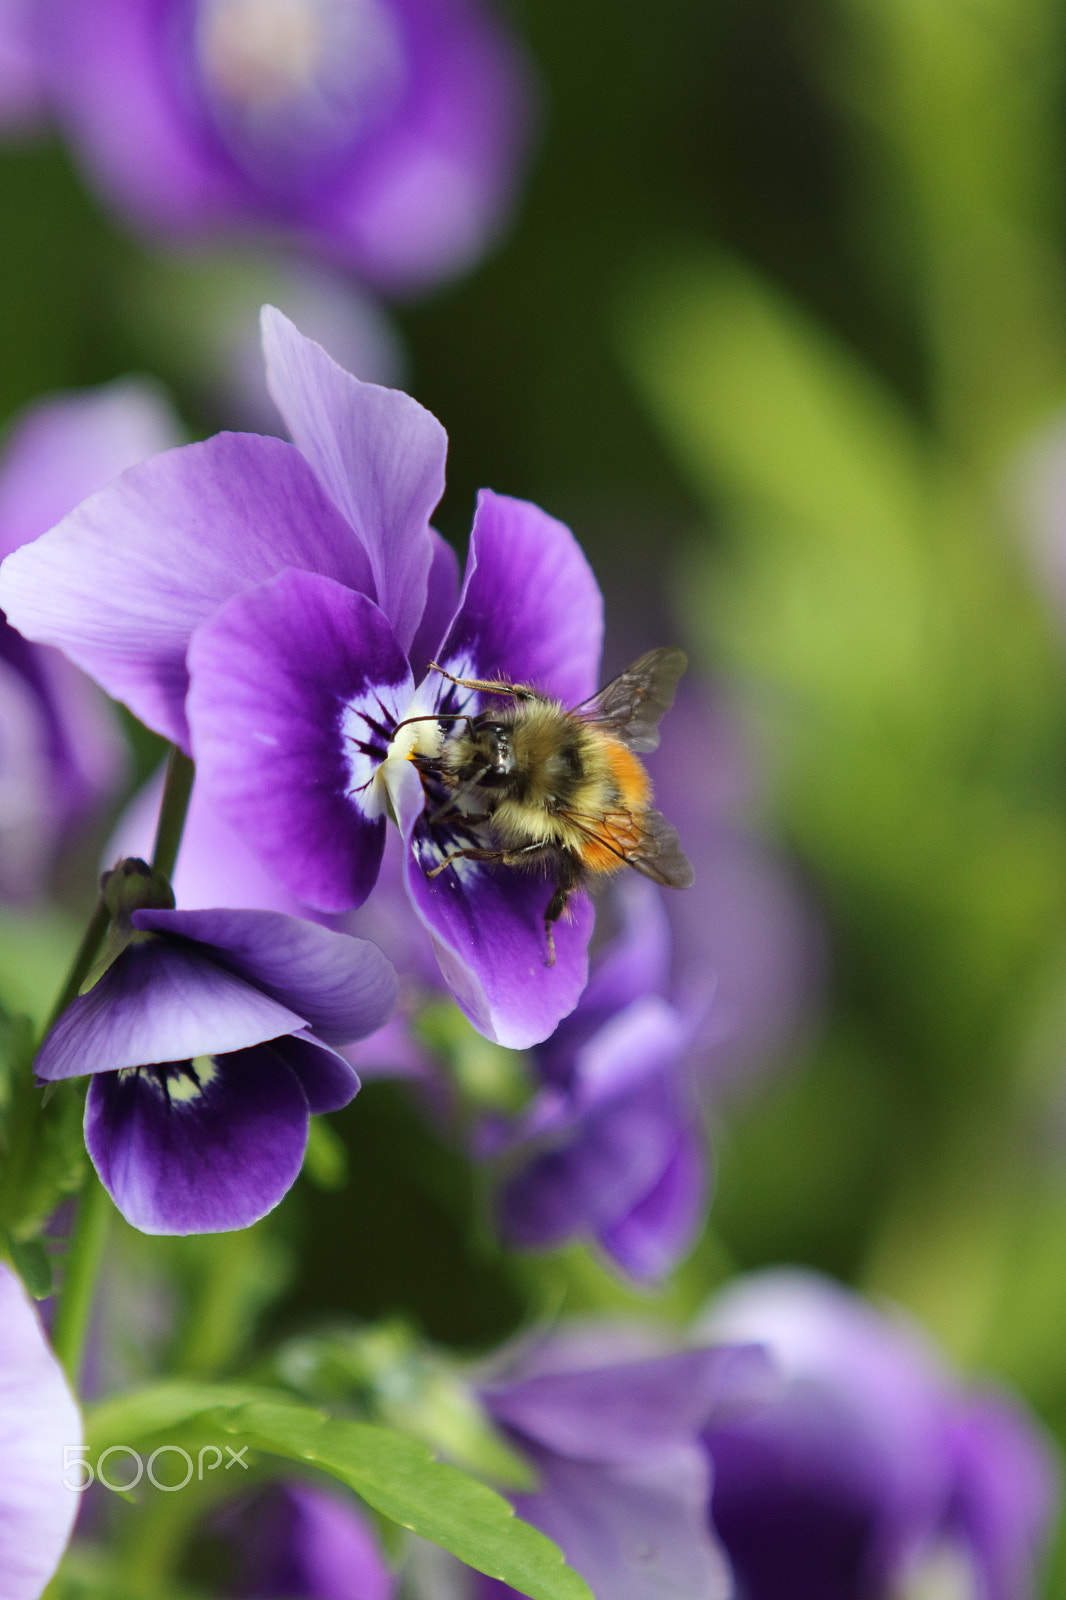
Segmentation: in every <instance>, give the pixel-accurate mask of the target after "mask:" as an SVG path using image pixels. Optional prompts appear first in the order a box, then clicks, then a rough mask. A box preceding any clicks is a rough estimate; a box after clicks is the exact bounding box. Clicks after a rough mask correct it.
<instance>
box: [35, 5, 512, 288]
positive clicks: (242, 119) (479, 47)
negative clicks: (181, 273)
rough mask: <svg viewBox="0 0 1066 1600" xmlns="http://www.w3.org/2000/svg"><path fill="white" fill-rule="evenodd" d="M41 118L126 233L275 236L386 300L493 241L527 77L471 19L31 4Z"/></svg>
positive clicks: (499, 32) (508, 186)
mask: <svg viewBox="0 0 1066 1600" xmlns="http://www.w3.org/2000/svg"><path fill="white" fill-rule="evenodd" d="M38 13H39V14H38V18H37V50H38V54H39V64H40V68H41V70H42V72H43V74H44V76H45V79H46V81H47V84H48V88H49V93H50V98H51V102H52V106H53V109H54V111H55V113H56V115H57V116H58V117H59V119H60V121H61V122H62V123H63V124H64V126H65V127H66V128H67V130H68V131H69V134H70V136H71V138H72V140H73V142H74V145H75V148H76V150H77V151H78V152H79V153H80V155H81V157H82V160H83V162H84V164H85V166H86V168H87V170H88V172H89V175H90V176H91V178H92V179H93V180H94V181H95V182H96V183H97V185H98V186H99V187H100V189H101V190H102V191H103V192H104V193H105V194H107V195H108V196H109V197H111V198H112V199H113V200H114V202H115V203H116V204H117V205H118V206H119V208H120V209H121V210H122V211H123V212H124V213H125V214H126V215H127V216H129V217H130V218H132V220H133V221H134V223H135V224H137V225H139V226H140V227H142V228H144V229H146V230H148V231H149V232H153V233H157V234H161V235H164V236H169V237H171V238H178V239H199V238H202V237H204V236H205V235H212V234H217V233H219V232H221V231H225V230H229V231H233V230H241V229H243V230H248V229H254V230H256V231H257V232H258V233H260V234H261V235H267V236H277V235H284V236H287V237H289V238H291V239H294V240H295V241H297V242H298V243H299V244H301V245H302V246H304V247H305V248H310V249H313V250H315V251H316V252H318V253H319V254H321V255H324V256H327V257H329V258H331V259H333V260H334V261H337V262H339V263H341V264H342V265H344V266H345V267H347V268H349V269H351V270H353V271H354V272H356V273H357V274H359V275H360V276H361V277H362V278H363V279H364V280H366V281H367V282H370V283H373V284H375V285H377V286H378V287H380V288H383V289H385V290H387V291H390V292H401V293H403V292H409V291H412V290H420V289H423V288H425V287H426V286H428V285H430V284H433V283H435V282H438V281H439V280H441V279H442V278H445V277H448V276H450V275H452V274H453V273H456V272H461V271H464V270H465V269H466V268H468V267H469V266H471V265H472V264H473V262H474V261H476V260H477V258H478V257H479V256H480V255H481V253H482V252H483V250H484V249H485V247H486V245H487V244H488V242H489V241H490V239H491V238H492V237H493V236H494V235H495V234H496V232H497V231H498V229H499V227H500V225H501V222H502V220H503V217H504V214H505V212H506V210H507V206H508V202H509V200H510V197H511V195H512V192H513V190H514V187H515V183H516V179H517V175H518V169H519V167H520V165H521V158H522V153H523V150H524V146H525V144H526V137H525V135H526V131H527V126H528V122H529V114H528V113H529V99H530V96H529V85H528V71H527V68H526V66H525V63H524V61H523V59H522V57H521V55H520V53H519V50H518V47H517V45H516V43H515V41H514V40H513V39H512V38H511V37H510V35H509V34H508V33H507V32H506V31H505V30H504V28H503V27H502V25H501V24H499V23H498V22H497V21H495V20H494V18H493V17H492V15H491V13H490V12H489V10H488V9H487V7H485V6H483V5H482V4H480V3H479V0H93V4H92V5H85V4H84V3H83V0H38Z"/></svg>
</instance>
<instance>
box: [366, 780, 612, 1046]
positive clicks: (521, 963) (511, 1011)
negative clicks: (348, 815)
mask: <svg viewBox="0 0 1066 1600" xmlns="http://www.w3.org/2000/svg"><path fill="white" fill-rule="evenodd" d="M401 776H402V778H403V779H404V782H403V784H402V785H400V784H394V785H393V786H392V787H391V789H390V792H391V794H392V799H393V803H394V805H395V806H396V812H397V816H398V818H399V821H400V825H401V827H402V829H403V835H404V839H405V841H406V842H407V844H408V857H407V862H406V867H405V871H406V877H407V888H408V892H409V894H410V896H411V900H412V903H413V904H414V907H415V910H416V911H417V912H418V915H419V917H420V918H421V919H422V922H423V923H424V925H425V927H426V928H427V929H428V930H429V933H430V935H431V937H432V939H433V944H434V949H435V951H436V954H437V960H438V963H439V964H440V970H441V972H442V974H443V976H444V980H445V982H446V983H447V984H448V987H449V988H450V989H451V992H452V994H453V995H454V996H455V999H456V1001H457V1002H458V1004H459V1006H460V1008H461V1009H462V1011H463V1013H464V1015H466V1016H467V1017H468V1018H469V1019H470V1021H471V1022H472V1023H473V1025H474V1027H475V1028H477V1030H478V1032H479V1033H482V1034H484V1035H485V1037H486V1038H488V1039H494V1040H495V1041H496V1043H497V1044H502V1045H506V1046H508V1048H510V1049H512V1050H525V1049H528V1047H529V1046H530V1045H532V1044H537V1043H539V1041H540V1040H541V1039H545V1038H547V1036H548V1034H550V1033H551V1032H552V1030H553V1029H554V1028H555V1027H556V1025H557V1024H558V1022H559V1019H560V1018H561V1017H564V1016H566V1014H567V1013H568V1012H569V1011H572V1010H573V1008H574V1006H575V1005H576V1004H577V1002H578V999H579V998H580V995H581V991H582V989H583V988H584V986H585V981H586V978H587V976H588V941H589V937H590V935H591V933H592V922H593V912H592V905H591V902H590V901H589V899H588V896H587V895H584V894H579V895H575V896H574V898H573V900H572V901H571V915H570V919H569V920H568V921H565V920H564V921H562V922H559V923H557V924H556V926H555V952H556V954H555V965H554V966H552V967H549V966H548V965H547V964H546V963H547V950H548V947H547V939H546V936H545V932H544V912H545V909H546V908H547V904H548V901H549V899H550V898H551V893H552V885H551V884H550V883H548V882H546V881H545V879H544V878H542V877H541V876H540V875H539V874H537V873H535V872H528V873H522V872H519V871H518V870H517V869H516V868H511V867H497V866H493V865H487V864H485V863H482V862H474V861H459V862H456V863H454V864H453V865H452V866H450V867H448V868H446V869H445V871H444V872H442V873H441V874H440V875H439V876H438V877H436V878H429V877H427V876H426V874H427V872H428V871H429V870H431V869H432V868H433V867H434V866H435V865H436V864H437V863H438V862H439V861H440V860H441V859H442V850H441V846H440V844H439V843H438V841H437V838H436V837H435V836H434V835H431V834H430V832H429V830H428V828H427V827H426V826H425V823H424V822H423V821H422V811H423V798H424V797H423V793H422V785H421V782H420V780H419V778H418V774H417V773H416V772H415V771H414V769H413V768H411V767H408V768H406V769H405V771H404V772H403V773H402V774H401ZM438 831H439V830H438Z"/></svg>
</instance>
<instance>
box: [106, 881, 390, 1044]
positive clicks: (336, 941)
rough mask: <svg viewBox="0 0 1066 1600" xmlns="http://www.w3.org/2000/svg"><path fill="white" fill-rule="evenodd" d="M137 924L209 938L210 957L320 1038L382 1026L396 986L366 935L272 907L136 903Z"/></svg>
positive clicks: (344, 1037)
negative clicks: (181, 907)
mask: <svg viewBox="0 0 1066 1600" xmlns="http://www.w3.org/2000/svg"><path fill="white" fill-rule="evenodd" d="M133 923H134V926H135V927H137V928H147V929H152V930H154V931H156V932H159V933H167V934H171V935H180V936H181V937H182V938H185V939H192V940H195V941H196V942H197V943H199V944H203V945H209V946H210V947H211V950H210V954H211V957H212V959H213V960H215V961H217V963H218V964H219V965H221V966H225V967H226V968H228V970H229V971H230V972H233V973H236V975H237V976H238V977H239V978H243V979H244V980H245V981H246V982H247V983H250V984H251V985H252V987H253V988H255V989H260V990H262V991H263V993H264V994H268V995H270V996H271V998H272V999H274V1000H276V1001H277V1002H278V1004H279V1005H283V1006H285V1007H287V1008H288V1009H290V1010H292V1011H294V1012H297V1013H298V1014H299V1015H300V1016H301V1017H302V1018H303V1019H304V1021H305V1022H306V1023H307V1024H308V1026H309V1027H310V1028H311V1029H312V1030H313V1031H314V1032H315V1033H316V1034H318V1035H319V1036H320V1037H321V1038H322V1039H323V1040H325V1042H326V1043H327V1044H350V1043H351V1042H352V1040H354V1039H363V1038H365V1037H366V1035H367V1034H368V1033H373V1032H374V1031H375V1030H376V1029H377V1028H382V1027H384V1025H385V1023H386V1022H387V1021H388V1020H389V1018H390V1017H391V1015H392V1013H393V1012H394V1011H395V1009H396V1002H397V999H398V997H399V986H398V984H397V980H396V974H395V972H394V971H393V968H392V965H391V963H390V962H388V961H386V959H385V957H384V956H383V955H382V953H381V951H380V950H378V949H377V947H376V946H375V945H372V944H369V943H368V942H367V941H366V940H365V939H353V938H352V937H351V936H350V935H349V934H346V933H334V932H332V930H331V929H329V928H320V927H318V926H317V925H316V924H315V923H313V922H306V921H304V920H303V919H302V918H300V917H286V916H282V915H281V913H280V912H275V911H232V910H227V911H220V910H213V911H135V912H134V914H133Z"/></svg>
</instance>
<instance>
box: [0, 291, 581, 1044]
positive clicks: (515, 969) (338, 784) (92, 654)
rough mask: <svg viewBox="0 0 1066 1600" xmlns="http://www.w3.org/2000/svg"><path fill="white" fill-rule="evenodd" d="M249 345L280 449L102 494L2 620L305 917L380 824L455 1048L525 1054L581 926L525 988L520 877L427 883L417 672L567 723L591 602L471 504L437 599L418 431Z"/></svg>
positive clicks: (365, 870) (573, 977) (564, 978)
mask: <svg viewBox="0 0 1066 1600" xmlns="http://www.w3.org/2000/svg"><path fill="white" fill-rule="evenodd" d="M264 343H265V347H266V353H267V368H268V374H269V379H270V386H271V392H272V394H273V395H274V398H275V400H276V402H277V404H278V406H279V409H280V410H281V412H282V414H283V416H284V417H285V419H286V421H287V423H288V426H289V429H290V431H291V433H292V435H293V438H294V440H295V441H296V443H295V445H289V444H286V443H284V442H283V441H282V440H280V439H270V438H264V437H260V436H259V435H244V434H220V435H218V436H216V437H215V438H213V439H209V440H207V441H206V443H204V444H200V445H189V446H187V447H185V448H184V449H182V450H173V451H169V452H167V453H166V454H164V455H162V456H158V457H156V458H155V459H154V460H152V461H150V462H146V463H144V465H143V466H140V467H137V468H134V469H132V470H131V471H129V472H126V473H124V474H123V475H122V477H121V478H119V479H118V480H117V482H116V483H115V484H113V485H112V486H111V488H109V489H107V490H105V491H103V492H102V493H101V494H98V495H96V496H94V497H93V498H92V499H91V500H89V501H87V502H86V503H85V505H83V506H81V507H79V508H78V510H76V511H75V512H73V513H72V514H71V515H70V516H68V517H66V518H65V519H64V521H63V522H61V523H60V524H59V526H58V527H56V528H54V529H52V530H51V531H50V532H49V533H48V534H46V535H45V536H44V537H43V538H41V539H39V540H38V541H37V542H36V544H34V545H33V546H32V547H31V548H30V549H29V550H22V551H18V552H16V554H15V555H14V556H13V557H10V558H9V559H8V561H7V562H6V563H5V564H4V569H3V573H2V574H0V603H3V604H5V605H6V606H7V608H8V614H9V616H10V617H11V618H12V620H13V621H14V622H15V624H16V626H18V627H19V628H20V629H21V630H22V631H23V632H24V633H25V634H26V635H27V637H30V638H33V639H38V640H43V641H47V642H50V643H54V644H57V645H59V646H60V647H61V648H62V649H63V650H65V651H66V653H67V654H68V655H69V656H70V657H71V658H72V659H73V660H75V661H76V662H77V663H78V664H79V665H81V666H82V667H83V668H84V669H85V670H86V671H88V672H90V673H91V674H92V675H93V676H94V677H96V678H97V680H98V681H99V682H100V683H101V684H103V686H104V687H105V688H106V689H108V690H109V692H111V693H112V694H114V695H116V696H117V697H118V698H120V699H123V700H125V701H126V702H127V704H129V706H130V707H131V708H132V709H133V710H134V711H135V712H136V714H137V715H138V716H140V717H141V718H142V719H143V720H144V721H146V722H147V723H148V724H149V725H150V726H152V727H154V728H156V729H158V730H159V731H160V732H161V733H163V734H165V735H166V736H168V737H170V738H173V739H175V740H176V741H177V742H178V743H179V744H181V745H182V746H183V747H184V748H185V749H187V750H188V749H191V750H192V753H193V754H194V755H195V757H196V762H197V769H198V781H199V782H200V783H201V784H202V785H203V789H204V794H205V797H206V799H207V800H208V802H209V803H210V804H211V805H212V807H213V808H214V809H215V810H216V811H217V812H218V814H219V816H220V817H221V818H222V820H223V822H224V823H226V824H227V825H228V826H229V827H231V828H232V829H234V830H236V831H237V832H239V833H240V834H241V835H242V836H243V837H244V838H245V839H246V841H247V842H248V844H249V846H250V847H251V848H252V849H253V851H254V852H255V854H256V855H257V857H258V858H259V860H260V861H261V862H262V863H263V864H264V865H265V866H266V867H267V868H268V869H269V870H270V872H271V873H272V874H273V875H274V876H275V877H276V878H277V879H278V880H279V881H280V882H281V883H282V884H283V886H285V887H286V888H287V889H289V890H290V892H291V893H293V894H294V895H296V896H297V898H298V899H300V900H301V901H303V902H305V903H307V904H309V905H311V906H313V907H315V908H316V909H317V910H319V911H323V912H331V913H332V912H341V911H345V910H348V909H350V908H353V907H355V906H357V905H359V904H361V902H362V901H363V900H364V899H365V898H366V896H367V895H368V894H369V892H370V890H371V889H372V888H373V885H374V882H375V880H376V877H377V873H378V869H379V865H380V862H381V857H382V852H383V849H384V840H385V827H386V816H387V814H391V815H392V816H393V817H395V819H396V821H397V822H398V824H399V826H400V829H401V832H402V833H403V836H404V839H405V841H406V844H407V856H406V861H405V869H404V870H405V876H406V882H407V891H408V893H409V895H410V897H411V900H412V903H413V905H414V907H415V910H416V911H417V913H418V915H419V917H420V918H421V920H422V922H423V924H424V926H425V927H426V928H427V930H428V931H429V933H430V935H431V937H432V939H433V942H434V946H435V949H436V952H437V958H438V961H439V963H440V966H441V970H442V972H443V973H444V976H445V979H446V981H447V982H448V984H449V987H450V988H451V990H452V993H453V994H454V995H455V997H456V999H457V1000H458V1001H459V1004H460V1005H461V1006H462V1008H463V1010H464V1011H465V1012H466V1014H467V1016H468V1017H469V1018H470V1020H471V1021H472V1022H473V1023H474V1025H475V1027H477V1028H479V1029H480V1030H481V1031H482V1032H484V1033H485V1034H487V1035H488V1036H489V1037H492V1038H495V1039H496V1040H498V1041H499V1042H500V1043H503V1044H508V1045H512V1046H514V1047H516V1048H525V1047H526V1046H527V1045H529V1044H531V1043H534V1042H536V1041H537V1040H540V1039H543V1038H545V1037H546V1036H547V1035H548V1034H549V1033H550V1032H551V1031H552V1029H553V1027H554V1026H555V1024H556V1022H557V1021H558V1020H559V1018H560V1017H561V1016H564V1015H565V1014H566V1013H567V1012H568V1011H570V1010H571V1009H572V1008H573V1006H574V1005H575V1003H576V1001H577V999H578V996H579V995H580V993H581V990H582V988H583V987H584V983H585V978H586V972H587V965H586V945H587V941H588V936H589V931H590V927H591V922H592V911H591V906H590V904H589V902H588V900H587V897H585V896H583V895H579V896H576V897H575V900H574V902H573V913H572V917H571V920H570V921H569V922H566V923H563V924H561V925H560V927H559V930H558V933H557V936H556V944H557V951H558V959H557V961H556V963H555V965H554V966H553V967H550V968H549V967H547V966H546V965H545V939H544V910H545V906H546V904H547V901H548V898H549V897H550V894H551V886H550V885H549V884H547V883H546V882H545V881H544V880H543V879H542V878H540V877H538V876H537V875H535V874H533V873H522V872H519V871H516V870H514V869H509V868H501V867H497V866H493V865H489V864H485V863H482V862H476V861H467V860H462V861H459V862H457V863H455V864H454V865H453V866H452V867H449V868H448V869H447V870H446V871H444V872H442V873H441V874H440V875H439V876H436V877H430V875H429V874H430V872H431V871H432V870H433V868H434V867H436V866H437V865H439V864H440V862H441V861H442V860H443V858H444V856H445V855H446V854H447V853H448V852H449V850H450V849H451V848H452V847H453V845H454V843H455V842H456V839H457V834H458V836H459V842H462V838H463V835H462V834H461V833H459V830H458V827H457V824H458V822H460V821H461V818H458V817H457V815H456V814H455V813H453V814H452V816H451V818H450V819H445V820H444V821H443V822H437V821H436V820H435V819H434V811H435V809H436V806H437V803H438V802H437V800H434V799H432V798H431V799H430V800H429V802H428V803H427V794H426V791H425V789H424V787H423V781H422V778H421V776H420V774H419V771H418V770H417V769H416V766H415V764H414V762H413V761H412V760H410V759H409V757H411V756H412V755H416V754H418V753H419V751H424V750H425V749H427V747H428V746H429V745H431V744H432V742H433V739H434V738H436V739H439V738H440V731H439V726H438V723H437V721H436V717H437V714H438V713H440V714H443V715H455V714H458V713H462V712H466V711H471V712H472V711H474V710H476V706H477V703H478V699H479V696H478V695H477V694H476V693H474V692H472V691H468V690H462V689H459V688H457V686H456V685H454V684H453V683H451V682H449V681H448V679H446V678H445V677H443V676H441V675H440V674H439V673H437V672H429V673H428V675H427V666H428V663H429V661H430V660H431V659H432V660H436V661H437V662H439V663H440V665H441V666H442V667H443V668H445V669H446V670H447V671H448V672H450V673H452V674H454V675H455V676H458V677H467V676H471V675H475V676H478V677H482V678H483V677H492V676H494V675H496V674H498V673H504V674H506V675H507V677H508V678H510V679H511V680H512V681H518V682H524V683H530V684H534V685H536V686H537V687H538V688H539V689H541V690H542V691H543V692H544V693H546V694H549V695H553V696H556V697H558V699H560V700H561V701H563V702H564V703H565V704H568V705H572V704H576V703H578V702H579V701H581V700H583V699H585V698H586V697H587V696H588V695H589V694H591V692H592V691H593V690H594V689H595V687H596V679H597V671H598V663H599V655H600V641H601V636H602V626H603V619H602V601H601V598H600V593H599V589H598V587H597V585H596V581H595V579H594V577H593V575H592V572H591V570H590V568H589V566H588V563H587V561H586V560H585V557H584V555H583V554H582V552H581V550H580V549H579V547H578V545H577V543H576V541H575V540H574V538H573V535H572V534H571V533H570V531H569V529H567V528H565V527H563V525H562V524H561V523H559V522H556V521H555V520H554V518H552V517H549V516H547V515H546V514H545V513H544V512H542V511H540V510H538V509H537V508H536V507H535V506H532V505H529V504H527V503H525V502H523V501H518V500H510V499H506V498H504V497H502V496H497V495H494V494H491V493H489V492H487V491H486V492H484V493H483V494H482V496H481V498H480V501H479V504H478V510H477V515H476V517H475V519H474V527H473V532H472V534H471V539H470V551H469V555H468V558H467V567H466V576H465V579H464V581H463V585H462V589H461V592H459V593H458V596H457V590H458V580H457V574H456V562H455V558H454V556H453V555H452V553H451V551H450V550H449V548H448V546H447V545H445V544H444V542H443V540H441V539H440V538H439V537H438V536H437V535H436V534H435V533H434V532H433V531H432V529H431V528H430V526H429V517H430V514H431V512H432V511H433V508H434V506H435V505H436V503H437V501H438V499H439V497H440V495H441V492H442V490H443V484H444V454H445V445H446V440H445V435H444V432H443V429H442V428H441V427H440V425H439V424H438V423H437V422H436V421H435V420H434V419H433V418H432V417H431V416H430V415H429V414H428V412H425V411H423V410H422V408H421V407H420V406H418V405H417V404H416V403H415V402H414V401H413V400H410V399H409V398H408V397H407V396H406V395H402V394H399V393H396V392H394V391H391V390H387V389H379V388H376V387H375V386H373V385H371V384H361V383H359V382H358V381H357V380H356V379H355V378H353V377H351V375H350V374H348V373H346V372H344V371H343V370H342V369H341V368H340V367H338V366H336V365H335V363H334V362H332V361H331V360H330V358H329V357H328V356H327V355H326V353H325V351H323V350H322V349H321V348H320V347H319V346H318V345H315V344H313V343H312V342H311V341H310V340H306V339H303V338H302V337H301V336H300V334H299V333H298V332H297V331H296V329H295V328H294V327H293V326H292V324H291V323H289V322H288V321H287V320H286V319H285V318H284V317H282V316H281V315H280V313H278V312H276V311H273V310H272V309H271V308H267V309H266V311H265V312H264ZM186 657H188V662H187V661H186ZM190 674H191V688H190ZM187 694H188V721H187V720H186V695H187ZM413 719H422V720H413ZM190 729H191V731H190Z"/></svg>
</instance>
